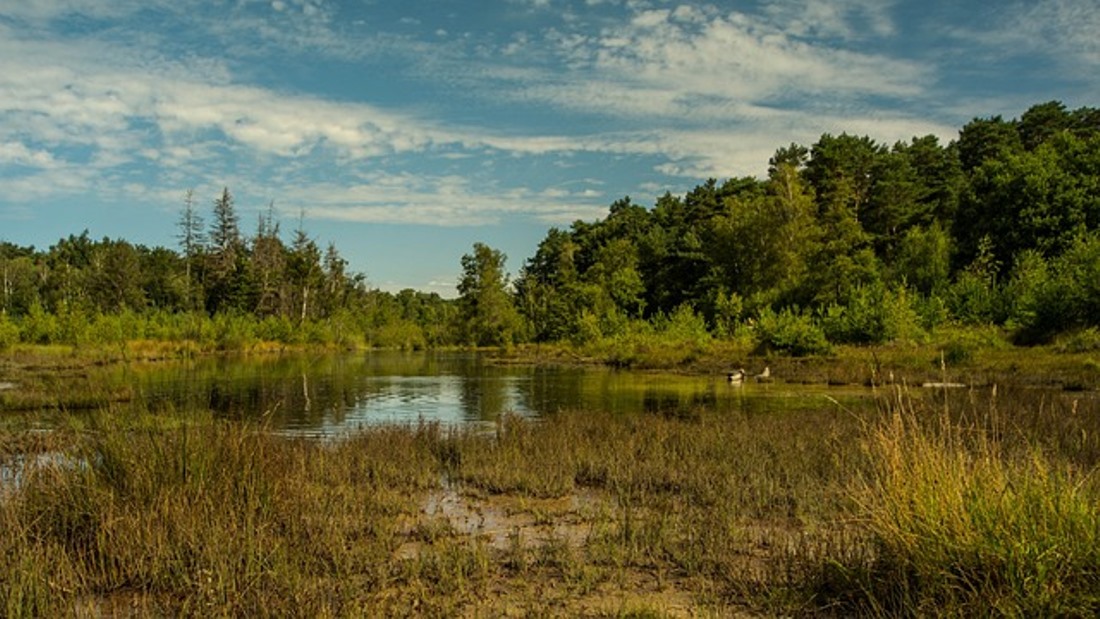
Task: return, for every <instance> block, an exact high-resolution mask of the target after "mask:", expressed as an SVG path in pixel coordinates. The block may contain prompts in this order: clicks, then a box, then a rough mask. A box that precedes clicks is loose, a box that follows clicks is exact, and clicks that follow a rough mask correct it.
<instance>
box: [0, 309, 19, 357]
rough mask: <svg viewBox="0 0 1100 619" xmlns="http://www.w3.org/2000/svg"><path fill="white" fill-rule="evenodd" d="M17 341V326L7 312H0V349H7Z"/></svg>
mask: <svg viewBox="0 0 1100 619" xmlns="http://www.w3.org/2000/svg"><path fill="white" fill-rule="evenodd" d="M18 342H19V326H18V325H16V324H15V323H14V322H12V320H11V319H10V318H8V315H7V314H0V351H6V350H9V349H10V348H11V347H12V346H15V345H16V344H17V343H18Z"/></svg>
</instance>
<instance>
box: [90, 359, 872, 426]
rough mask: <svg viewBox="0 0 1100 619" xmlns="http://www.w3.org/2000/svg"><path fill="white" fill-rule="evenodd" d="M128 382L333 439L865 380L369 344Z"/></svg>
mask: <svg viewBox="0 0 1100 619" xmlns="http://www.w3.org/2000/svg"><path fill="white" fill-rule="evenodd" d="M103 380H104V381H106V382H107V383H112V384H115V385H119V384H125V385H129V386H130V387H131V388H132V390H133V392H134V396H135V397H134V401H133V403H132V404H131V405H140V406H145V407H147V408H149V409H150V410H153V411H156V410H163V409H167V408H172V409H175V410H180V411H186V410H196V409H203V410H205V409H209V410H212V411H213V412H214V413H215V414H216V415H219V416H222V417H232V418H251V419H259V418H263V419H264V420H265V421H266V422H267V423H269V424H270V425H271V427H272V429H273V430H276V431H280V432H288V433H301V434H318V435H332V434H340V433H344V432H347V431H351V430H354V429H356V428H358V427H362V426H367V425H374V424H386V423H417V422H418V421H420V420H425V421H435V422H440V423H442V424H445V425H455V424H480V423H493V422H494V421H495V420H497V419H498V418H500V416H501V415H503V414H505V413H514V414H517V415H521V416H525V417H540V416H544V415H552V414H554V413H555V412H557V411H562V410H592V411H604V412H611V413H633V412H643V411H645V412H656V413H661V414H670V415H680V414H690V413H691V412H693V411H698V410H699V409H700V408H704V409H712V410H719V411H722V410H731V411H732V410H737V411H743V412H747V413H754V412H765V411H770V410H776V409H783V408H789V407H798V408H801V409H805V408H810V407H816V408H820V407H831V408H835V407H837V406H859V405H860V404H861V403H870V402H871V399H872V398H871V396H872V394H871V391H870V390H868V389H862V388H850V387H849V388H844V389H837V388H829V387H825V386H816V387H807V386H801V385H787V384H783V383H782V382H781V377H780V378H779V380H778V381H777V382H776V383H773V384H767V383H749V384H746V385H744V386H740V387H739V386H731V385H730V384H728V383H727V381H726V377H725V376H724V375H721V376H684V375H676V374H669V373H648V372H627V371H615V370H610V369H605V368H592V367H584V368H581V367H542V366H539V367H536V366H515V365H498V364H494V363H492V362H490V361H489V360H488V359H487V358H486V357H484V356H481V355H477V354H470V353H460V352H455V353H447V352H427V353H400V352H369V353H356V354H342V355H280V356H275V357H261V358H256V357H248V358H233V357H217V358H208V359H201V360H197V361H192V362H187V363H171V364H160V365H155V366H151V367H143V366H119V367H116V368H114V369H112V370H111V371H110V372H109V374H107V375H106V376H105V377H104V378H103Z"/></svg>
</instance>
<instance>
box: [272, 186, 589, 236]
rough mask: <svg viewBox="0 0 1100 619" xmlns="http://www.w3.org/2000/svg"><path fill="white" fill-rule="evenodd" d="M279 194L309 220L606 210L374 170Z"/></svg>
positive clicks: (422, 219)
mask: <svg viewBox="0 0 1100 619" xmlns="http://www.w3.org/2000/svg"><path fill="white" fill-rule="evenodd" d="M279 195H280V204H281V205H282V206H283V208H288V209H290V210H296V209H298V208H302V209H305V210H306V212H307V214H308V216H309V217H310V218H313V219H327V220H335V221H347V222H356V223H376V224H377V223H389V224H394V223H398V224H422V225H432V226H484V225H492V224H497V223H500V222H501V221H502V220H503V219H505V218H506V217H510V216H516V215H519V216H526V217H533V218H534V219H536V220H538V221H541V222H544V223H547V224H565V223H569V222H571V221H573V220H575V219H577V218H578V217H583V218H585V219H592V218H595V217H598V216H600V215H602V214H603V213H604V212H605V211H606V206H605V205H602V204H596V203H593V200H592V196H590V195H586V192H580V193H579V194H578V193H573V192H566V191H557V190H550V191H542V192H539V191H534V190H531V189H520V188H514V189H502V188H499V187H480V188H475V186H474V184H472V183H471V182H470V181H468V180H467V179H465V178H463V177H456V176H443V177H424V176H419V175H416V176H414V175H410V174H397V175H386V174H377V175H374V176H373V177H372V178H371V179H370V181H369V182H366V183H361V184H354V185H347V184H329V183H318V184H311V185H308V186H300V185H293V186H287V187H284V188H281V189H280V190H279Z"/></svg>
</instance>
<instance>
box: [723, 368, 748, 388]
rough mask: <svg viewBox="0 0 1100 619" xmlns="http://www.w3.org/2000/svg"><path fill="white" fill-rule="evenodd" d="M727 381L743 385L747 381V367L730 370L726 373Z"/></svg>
mask: <svg viewBox="0 0 1100 619" xmlns="http://www.w3.org/2000/svg"><path fill="white" fill-rule="evenodd" d="M726 382H728V383H729V384H731V385H741V384H744V383H745V368H741V369H740V370H737V371H736V372H730V373H729V374H726Z"/></svg>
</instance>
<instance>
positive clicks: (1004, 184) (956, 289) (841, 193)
mask: <svg viewBox="0 0 1100 619" xmlns="http://www.w3.org/2000/svg"><path fill="white" fill-rule="evenodd" d="M209 216H210V223H209V225H207V224H205V223H204V221H203V219H204V218H203V216H202V213H201V212H200V209H198V208H197V207H196V204H195V201H194V196H193V195H192V194H190V193H188V195H187V196H186V199H185V200H184V204H183V208H182V211H181V216H180V218H179V221H178V222H177V231H178V240H179V245H178V248H177V249H167V248H161V247H156V248H148V247H144V246H141V245H133V244H131V243H128V242H126V241H123V240H111V239H106V238H105V239H102V240H100V241H94V240H92V239H90V238H89V237H88V234H87V232H85V233H84V234H82V235H80V236H70V237H69V238H67V239H62V240H60V241H59V242H58V243H57V244H56V245H54V246H52V247H50V248H49V249H48V250H45V251H39V250H35V249H34V248H32V247H20V246H18V245H14V244H11V243H7V242H4V243H0V285H2V288H0V347H3V346H5V345H10V344H12V343H14V342H18V341H23V342H30V343H70V344H80V343H83V342H89V343H94V342H101V341H112V339H119V338H130V339H140V338H147V339H169V340H174V339H182V340H192V341H197V342H200V343H201V344H202V345H203V346H207V347H214V348H240V347H242V346H247V344H248V343H249V342H253V341H261V340H265V341H276V342H286V343H331V344H338V345H348V346H359V345H368V346H400V347H413V348H416V347H427V346H440V345H448V344H460V345H481V346H502V345H503V346H507V345H511V344H514V343H519V342H570V343H572V344H574V345H577V346H592V345H600V344H602V343H608V342H611V344H612V346H610V348H614V346H615V345H617V344H622V343H623V342H627V343H628V344H629V343H630V342H631V341H633V342H635V343H637V342H639V341H643V343H645V341H648V344H645V345H646V346H648V347H649V348H653V347H654V342H656V345H657V346H658V347H659V346H661V343H660V342H661V341H665V342H667V341H671V340H676V341H679V342H683V341H685V340H687V341H695V342H697V343H700V342H702V343H705V342H708V341H712V340H713V339H714V338H753V339H754V340H755V341H756V344H757V345H758V346H759V347H760V348H761V349H764V350H780V351H786V352H791V353H795V354H802V353H818V352H825V351H827V350H828V349H829V347H830V344H833V343H881V342H887V341H891V340H898V339H920V338H923V337H925V336H926V335H927V334H928V333H930V332H931V331H933V330H934V329H936V328H938V327H940V326H942V325H964V326H966V325H982V326H988V325H996V326H1000V327H1004V328H1005V329H1006V330H1007V331H1009V332H1011V333H1012V334H1013V336H1014V337H1015V338H1016V339H1017V341H1019V342H1020V343H1034V342H1041V341H1046V340H1049V339H1050V338H1051V337H1052V336H1054V335H1057V334H1060V333H1065V332H1078V333H1095V332H1094V331H1090V329H1094V328H1095V327H1097V326H1100V110H1098V109H1096V108H1088V107H1085V108H1080V109H1076V110H1069V109H1067V108H1066V107H1065V106H1064V105H1063V104H1062V103H1059V102H1057V101H1053V102H1049V103H1043V104H1040V105H1036V106H1033V107H1032V108H1030V109H1029V110H1027V111H1026V112H1025V113H1024V114H1022V115H1021V116H1020V118H1018V119H1012V120H1006V119H1003V118H1001V117H999V116H997V117H992V118H978V119H975V120H973V121H971V122H970V123H968V124H967V125H966V126H964V127H963V128H962V129H961V130H960V132H959V136H958V138H957V139H956V140H953V141H951V142H950V143H948V144H942V143H940V141H939V140H938V139H937V138H936V137H934V136H924V137H916V138H913V139H912V140H910V141H906V142H898V143H896V144H893V145H887V144H882V143H879V142H876V141H875V140H873V139H872V138H869V137H861V136H853V135H848V134H841V135H839V136H834V135H829V134H826V135H823V136H821V138H820V139H819V140H818V141H817V142H816V143H815V144H813V145H811V146H808V147H807V146H804V145H799V144H791V145H789V146H785V147H782V148H779V149H778V150H777V151H776V152H775V155H774V156H773V157H772V158H771V160H770V161H769V168H768V175H767V177H766V178H763V179H759V178H752V177H745V178H734V179H729V180H727V181H725V182H722V183H719V182H717V181H715V180H710V181H707V182H706V183H704V184H702V185H699V186H697V187H696V188H694V189H693V190H691V191H690V192H688V193H687V194H685V195H684V196H682V197H681V196H673V195H672V194H665V195H664V196H662V197H660V198H659V199H658V200H657V202H656V204H655V205H654V206H653V207H652V208H647V207H643V206H641V205H638V204H635V203H633V202H632V201H631V200H630V199H629V198H623V199H621V200H619V201H616V202H615V203H614V204H612V205H611V206H610V211H609V213H608V215H607V216H606V217H605V218H603V219H601V220H597V221H593V222H583V221H578V222H576V223H574V224H573V225H572V226H571V227H570V228H568V229H558V228H554V229H551V230H550V231H549V232H548V233H547V235H546V237H545V239H543V241H542V242H541V243H540V244H539V246H538V249H537V251H536V252H535V255H534V256H532V257H530V258H529V259H527V260H526V262H525V263H524V265H523V266H522V268H521V270H520V272H519V274H518V276H517V277H516V278H515V279H514V280H512V279H511V278H510V277H509V275H508V273H507V271H506V270H505V256H504V255H503V254H501V253H500V252H499V251H497V250H494V249H492V248H491V247H488V246H486V245H483V244H480V243H479V244H476V245H475V246H474V251H473V253H471V254H469V255H466V256H464V257H463V258H462V265H461V267H462V278H461V281H460V282H459V285H458V292H459V298H458V299H456V300H447V299H443V298H441V297H439V296H438V295H435V294H426V293H422V292H416V291H412V290H406V291H402V292H401V293H399V294H396V295H394V294H391V293H387V292H382V291H379V290H372V289H370V288H369V287H368V286H367V284H366V281H365V279H364V277H363V276H362V275H360V274H357V273H349V272H348V271H347V263H346V261H345V260H344V259H343V258H342V257H341V256H340V254H339V252H338V251H337V249H336V248H335V247H334V246H332V245H331V244H330V245H329V246H328V247H327V248H326V249H325V250H323V251H322V250H321V248H320V247H319V246H318V245H317V243H316V242H315V241H314V240H313V239H312V238H310V236H309V235H308V234H307V233H306V232H305V230H304V229H303V226H302V224H301V223H299V225H298V227H297V229H296V230H294V232H293V233H292V234H291V235H290V239H289V241H286V240H284V238H283V235H282V232H281V226H280V223H279V222H278V221H277V220H276V218H275V215H274V210H273V209H272V208H269V209H268V210H267V212H266V213H264V214H261V215H260V217H259V219H258V221H257V224H256V229H255V233H254V234H252V235H251V236H246V235H244V234H243V233H242V232H241V231H240V228H239V223H238V216H237V212H236V207H235V205H234V202H233V196H232V195H231V194H230V192H229V190H228V189H226V190H224V191H223V192H222V193H221V195H220V196H218V197H217V198H216V199H215V200H214V201H213V203H212V210H211V212H210V213H209ZM666 335H671V340H670V339H669V338H665V339H664V340H661V339H660V337H658V336H661V337H663V336H666ZM655 337H656V338H657V339H654V338H655ZM647 338H649V339H648V340H647ZM1095 339H1096V340H1097V342H1098V345H1100V335H1097V337H1096V338H1095ZM627 362H629V360H627Z"/></svg>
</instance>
